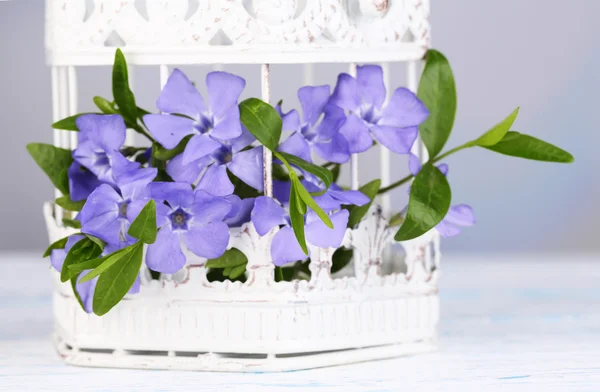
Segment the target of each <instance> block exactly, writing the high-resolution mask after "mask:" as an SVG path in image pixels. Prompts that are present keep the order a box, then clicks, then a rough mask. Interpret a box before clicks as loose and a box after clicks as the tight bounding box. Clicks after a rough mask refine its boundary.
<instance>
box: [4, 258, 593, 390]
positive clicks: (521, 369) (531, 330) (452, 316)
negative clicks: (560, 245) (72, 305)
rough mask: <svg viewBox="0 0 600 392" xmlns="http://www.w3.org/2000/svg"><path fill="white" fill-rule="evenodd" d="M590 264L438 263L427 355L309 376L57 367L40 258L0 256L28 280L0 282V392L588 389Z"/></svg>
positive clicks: (8, 269) (48, 288) (9, 271)
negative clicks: (436, 304) (435, 338)
mask: <svg viewBox="0 0 600 392" xmlns="http://www.w3.org/2000/svg"><path fill="white" fill-rule="evenodd" d="M598 260H600V255H598V254H590V255H577V254H570V255H568V256H567V255H560V254H554V255H551V254H518V253H516V254H493V253H483V254H469V255H458V254H454V255H447V256H446V259H445V261H446V263H445V265H444V279H443V280H442V282H441V290H440V300H441V306H442V309H443V311H442V315H441V316H442V317H441V322H440V327H441V328H440V345H441V347H442V349H441V350H440V351H438V352H436V353H433V354H427V355H418V356H413V357H401V358H395V359H388V360H385V361H371V362H365V363H360V364H355V365H349V366H336V367H330V368H325V369H316V370H312V371H309V372H307V371H301V372H283V373H261V372H256V373H237V374H236V373H229V374H223V373H220V372H205V373H202V374H198V373H195V372H174V371H172V372H151V373H149V372H148V371H143V370H124V369H98V368H97V369H90V368H86V367H74V366H67V365H65V364H64V362H63V361H62V360H61V359H60V357H59V356H57V355H56V353H55V352H54V350H53V348H52V344H51V338H50V337H51V333H52V329H53V318H52V302H51V292H52V284H51V281H50V280H49V279H48V268H49V263H48V261H47V260H42V259H41V257H40V255H39V254H38V253H26V254H15V253H12V254H10V253H3V254H0V276H5V277H8V276H22V277H27V284H26V285H25V284H24V283H23V280H21V279H5V280H4V281H3V284H2V285H0V320H2V322H1V323H0V348H1V351H0V374H1V377H0V390H3V391H61V392H63V391H66V390H69V391H71V390H73V391H84V390H102V391H109V392H115V391H117V392H120V391H123V392H130V391H133V390H135V391H138V390H139V391H155V390H160V391H186V390H190V389H198V390H202V391H223V390H231V391H236V392H237V391H240V392H249V391H257V390H260V391H267V392H270V391H277V392H279V391H285V390H294V391H296V390H297V391H305V390H307V391H309V390H313V389H314V390H323V391H334V392H335V391H339V392H364V391H397V390H406V391H412V390H418V391H458V390H461V391H465V390H466V391H470V390H473V391H506V390H509V391H594V390H596V389H597V386H598V385H600V372H598V368H599V367H600V357H599V356H598V347H600V335H599V334H598V325H600V315H599V314H598V311H597V308H598V306H597V305H598V303H600V291H598V282H599V281H600V263H598ZM565 266H568V267H569V268H568V273H565ZM384 309H387V311H388V312H389V313H393V312H394V311H395V310H394V308H391V307H389V306H388V305H387V304H386V305H385V307H384ZM249 316H252V314H251V313H248V314H247V315H246V317H249ZM185 320H188V319H185ZM388 325H389V327H390V328H391V327H393V323H392V320H389V321H388ZM203 326H204V324H202V323H200V324H199V328H202V327H203ZM111 359H112V360H115V361H119V360H121V359H120V357H118V356H111ZM196 359H197V358H193V357H192V358H185V360H187V361H188V364H189V363H193V362H194V360H196ZM218 360H220V361H223V360H224V359H223V358H219V359H218ZM198 361H200V360H199V359H198ZM182 362H183V358H182Z"/></svg>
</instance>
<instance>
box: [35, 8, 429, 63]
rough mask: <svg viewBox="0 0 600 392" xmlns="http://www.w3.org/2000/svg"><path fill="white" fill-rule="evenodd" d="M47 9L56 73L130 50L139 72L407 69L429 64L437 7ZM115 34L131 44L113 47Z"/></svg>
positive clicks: (109, 59)
mask: <svg viewBox="0 0 600 392" xmlns="http://www.w3.org/2000/svg"><path fill="white" fill-rule="evenodd" d="M244 3H246V5H245V4H244ZM144 5H145V8H146V12H145V13H144V12H143V8H144V7H143V6H144ZM46 6H47V12H46V48H47V50H48V61H49V62H50V64H53V65H63V64H66V65H90V64H110V63H111V62H112V57H113V50H112V48H110V47H106V45H108V44H121V45H120V46H124V49H125V50H126V53H127V54H128V61H129V62H131V63H135V64H161V62H163V63H164V62H166V63H169V64H200V63H204V64H206V63H208V64H212V63H256V62H257V59H260V61H263V62H266V63H273V64H276V63H314V62H337V61H340V62H350V61H361V62H377V61H404V60H409V59H413V60H417V59H420V58H421V57H422V56H423V54H424V52H425V49H426V48H427V47H428V46H429V40H430V33H429V23H428V16H429V0H403V1H398V0H394V1H388V0H385V1H384V0H353V1H342V0H310V1H298V0H286V1H282V0H252V1H243V0H202V1H201V2H200V6H199V7H197V9H196V10H195V11H194V10H193V9H192V10H190V9H188V7H189V4H188V1H181V0H179V1H173V0H169V1H167V0H152V1H149V0H145V1H134V0H93V1H91V6H90V8H89V9H88V7H87V6H86V2H84V1H80V0H46ZM188 12H191V14H190V15H188ZM115 34H117V35H118V37H119V38H120V40H122V41H123V42H110V41H111V38H112V37H114V36H115ZM123 43H124V44H125V45H123ZM165 60H166V61H165Z"/></svg>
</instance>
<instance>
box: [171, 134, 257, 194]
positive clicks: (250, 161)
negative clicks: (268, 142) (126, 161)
mask: <svg viewBox="0 0 600 392" xmlns="http://www.w3.org/2000/svg"><path fill="white" fill-rule="evenodd" d="M253 140H254V137H253V136H252V135H251V134H250V132H248V131H246V130H244V133H243V134H242V135H241V136H240V137H238V138H236V139H234V140H232V141H230V142H217V143H218V144H219V146H220V147H219V148H217V149H215V150H213V151H212V152H211V153H210V154H208V155H205V156H202V157H200V158H198V159H195V160H192V161H190V162H188V163H187V164H186V163H185V156H186V152H187V151H188V150H189V149H191V148H195V147H194V146H193V145H192V146H190V145H189V144H188V146H187V147H186V149H185V151H184V152H183V154H179V155H178V156H176V157H175V158H173V159H172V160H171V161H169V163H168V164H167V173H168V174H169V175H170V176H171V178H173V179H174V180H175V181H178V182H185V183H188V184H196V182H197V181H198V178H200V182H198V186H197V188H198V189H204V190H206V191H207V192H209V193H212V194H213V195H215V196H227V195H230V194H232V193H233V190H234V187H233V184H232V183H231V180H230V179H229V176H228V175H227V170H229V171H231V172H232V173H233V174H234V175H235V176H237V177H238V178H239V179H241V180H242V181H244V182H245V183H246V184H248V185H250V186H251V187H253V188H255V189H257V190H258V191H262V190H263V148H262V146H261V147H254V148H250V149H245V147H247V146H248V145H250V144H251V143H252V141H253ZM200 176H201V177H200Z"/></svg>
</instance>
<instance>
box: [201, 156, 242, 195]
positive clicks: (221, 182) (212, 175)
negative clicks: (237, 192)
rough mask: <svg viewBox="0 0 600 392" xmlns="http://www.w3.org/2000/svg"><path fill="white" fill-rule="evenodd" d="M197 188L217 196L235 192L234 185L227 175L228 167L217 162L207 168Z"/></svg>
mask: <svg viewBox="0 0 600 392" xmlns="http://www.w3.org/2000/svg"><path fill="white" fill-rule="evenodd" d="M196 189H203V190H205V191H207V192H209V193H211V194H213V195H215V196H227V195H231V194H232V193H233V190H234V186H233V184H232V183H231V180H230V179H229V176H228V175H227V167H226V166H225V165H217V164H216V163H215V164H212V165H210V166H209V167H208V169H206V171H205V172H204V174H203V175H202V178H201V179H200V182H199V183H198V186H197V187H196Z"/></svg>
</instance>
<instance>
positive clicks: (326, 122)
mask: <svg viewBox="0 0 600 392" xmlns="http://www.w3.org/2000/svg"><path fill="white" fill-rule="evenodd" d="M324 114H325V116H324V117H323V120H322V121H321V122H320V123H319V125H318V126H317V128H316V133H317V135H318V137H319V139H321V140H328V139H331V138H332V137H333V136H335V135H337V134H338V133H339V131H340V128H341V127H342V125H344V122H345V121H346V113H344V109H342V108H340V107H338V106H335V105H327V106H325V110H324Z"/></svg>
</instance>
